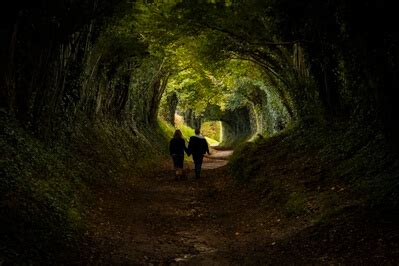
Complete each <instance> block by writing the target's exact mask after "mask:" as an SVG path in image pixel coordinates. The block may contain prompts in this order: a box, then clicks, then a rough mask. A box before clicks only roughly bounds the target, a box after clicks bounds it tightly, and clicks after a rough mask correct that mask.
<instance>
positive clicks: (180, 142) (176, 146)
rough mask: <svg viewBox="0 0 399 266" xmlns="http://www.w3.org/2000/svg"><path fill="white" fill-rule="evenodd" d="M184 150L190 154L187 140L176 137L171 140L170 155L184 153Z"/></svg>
mask: <svg viewBox="0 0 399 266" xmlns="http://www.w3.org/2000/svg"><path fill="white" fill-rule="evenodd" d="M184 152H186V153H187V154H188V150H187V148H186V142H185V141H184V139H176V138H173V139H171V140H170V142H169V153H170V155H173V154H176V155H184Z"/></svg>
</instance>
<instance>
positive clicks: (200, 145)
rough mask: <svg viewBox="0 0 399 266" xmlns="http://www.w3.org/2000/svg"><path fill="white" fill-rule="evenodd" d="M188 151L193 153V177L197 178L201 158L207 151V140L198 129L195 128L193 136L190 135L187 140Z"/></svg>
mask: <svg viewBox="0 0 399 266" xmlns="http://www.w3.org/2000/svg"><path fill="white" fill-rule="evenodd" d="M188 153H189V154H192V155H193V160H194V165H195V177H196V178H197V179H198V178H200V177H201V167H202V160H203V158H204V154H205V153H208V154H210V153H209V148H208V142H207V141H206V139H205V138H204V137H203V136H202V135H201V134H200V130H199V129H198V128H197V129H196V130H195V136H192V137H190V141H189V142H188Z"/></svg>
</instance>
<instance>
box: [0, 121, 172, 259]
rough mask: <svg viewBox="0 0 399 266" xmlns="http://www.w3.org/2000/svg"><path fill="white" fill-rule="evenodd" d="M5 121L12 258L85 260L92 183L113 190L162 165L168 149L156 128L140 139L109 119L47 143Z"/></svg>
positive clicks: (1, 206) (8, 254)
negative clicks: (62, 139)
mask: <svg viewBox="0 0 399 266" xmlns="http://www.w3.org/2000/svg"><path fill="white" fill-rule="evenodd" d="M0 120H1V128H0V136H1V138H0V144H1V145H0V147H1V148H0V149H1V152H0V154H1V157H0V159H1V160H0V163H1V164H0V169H1V170H0V171H1V175H0V195H1V197H0V214H1V215H0V225H1V226H0V228H1V229H0V231H1V235H2V236H3V237H2V239H1V241H0V244H1V246H2V248H1V249H0V257H1V258H4V260H5V262H15V263H17V264H19V263H25V262H29V261H32V263H33V262H34V264H36V263H40V264H58V263H57V262H65V261H68V262H70V263H72V264H73V263H75V262H76V263H80V262H82V257H84V256H86V255H87V254H85V252H88V251H87V250H86V246H84V244H85V241H86V239H85V236H84V232H85V231H86V218H85V214H86V213H87V212H88V211H89V210H88V208H90V206H91V200H92V198H91V193H92V192H91V188H92V187H93V186H101V185H104V186H107V187H112V186H113V185H116V184H118V183H120V182H122V181H123V180H125V179H126V178H127V177H129V176H132V175H139V174H142V172H148V169H155V168H156V165H157V163H158V162H159V160H161V159H163V158H164V154H165V153H166V150H167V140H166V139H163V138H162V134H161V133H160V132H158V130H157V128H153V129H149V130H148V132H146V137H143V136H133V135H132V130H131V129H130V128H123V127H121V126H120V125H118V126H115V124H114V123H105V121H103V123H102V124H100V123H99V124H97V126H96V127H94V128H95V129H93V128H87V127H85V126H83V125H80V127H79V128H78V129H76V132H75V136H74V137H73V138H72V139H71V140H70V141H69V142H68V143H65V142H61V141H59V142H54V143H46V142H44V141H39V140H38V139H36V138H34V137H33V136H32V135H31V133H30V132H28V131H26V130H25V129H23V128H22V127H21V125H20V124H19V122H17V121H16V120H15V118H12V117H9V116H7V115H4V114H1V117H0ZM142 132H144V131H142Z"/></svg>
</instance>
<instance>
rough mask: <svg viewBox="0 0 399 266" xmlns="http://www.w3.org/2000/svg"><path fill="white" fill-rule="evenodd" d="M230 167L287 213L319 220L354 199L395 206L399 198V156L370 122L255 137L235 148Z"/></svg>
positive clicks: (356, 202) (373, 205)
mask: <svg viewBox="0 0 399 266" xmlns="http://www.w3.org/2000/svg"><path fill="white" fill-rule="evenodd" d="M230 169H231V173H232V174H233V176H234V177H235V179H236V180H237V182H238V183H241V184H247V185H248V186H249V187H251V188H252V189H254V190H256V191H258V192H259V193H260V195H262V197H263V199H264V202H263V203H264V204H267V205H271V206H273V207H275V208H279V209H281V210H284V211H285V213H286V214H287V215H288V216H290V215H306V216H310V217H311V218H310V219H313V220H315V221H317V220H320V219H325V216H329V215H330V214H331V213H334V212H339V210H340V209H342V208H347V207H348V206H351V205H357V206H360V205H361V206H364V207H367V208H371V209H373V208H374V209H375V210H381V209H386V210H394V209H396V208H397V206H398V203H399V198H398V196H399V181H398V180H399V178H398V177H399V161H398V160H397V156H396V155H395V153H394V152H392V151H391V150H390V147H389V144H388V143H387V142H386V140H385V138H384V137H383V135H382V134H381V133H380V132H378V131H375V130H372V127H371V126H370V127H368V128H367V127H366V126H364V125H356V124H347V123H338V122H337V123H335V124H330V125H320V124H317V125H313V126H307V127H306V128H305V127H303V128H296V129H292V130H290V132H285V133H283V134H281V135H279V136H275V137H272V138H268V139H257V140H255V141H254V142H251V143H244V144H242V145H240V146H239V147H237V148H236V150H235V152H234V154H233V156H232V158H231V160H230ZM323 217H324V218H323Z"/></svg>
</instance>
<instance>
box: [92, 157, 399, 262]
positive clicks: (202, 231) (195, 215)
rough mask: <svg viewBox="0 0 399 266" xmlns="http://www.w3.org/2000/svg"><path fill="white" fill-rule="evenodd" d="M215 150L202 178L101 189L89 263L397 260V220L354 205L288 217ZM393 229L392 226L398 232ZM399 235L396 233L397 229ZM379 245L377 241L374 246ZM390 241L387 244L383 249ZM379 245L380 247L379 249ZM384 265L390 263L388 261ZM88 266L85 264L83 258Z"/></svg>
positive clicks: (166, 176)
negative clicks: (328, 216)
mask: <svg viewBox="0 0 399 266" xmlns="http://www.w3.org/2000/svg"><path fill="white" fill-rule="evenodd" d="M230 155H231V152H229V151H226V152H218V151H216V152H214V153H213V154H212V156H209V157H208V158H206V159H205V161H204V170H203V174H202V178H201V179H200V180H195V179H194V178H193V171H192V170H191V173H190V175H189V177H188V179H187V180H182V181H175V180H174V176H173V171H172V170H164V171H159V172H157V173H156V174H154V175H151V176H150V177H141V178H137V177H136V178H131V179H127V180H126V183H125V184H123V185H120V186H116V187H112V188H102V189H98V190H97V191H96V194H95V199H96V200H95V202H96V204H95V206H94V207H93V208H94V210H93V211H92V212H91V213H90V214H89V221H90V227H89V232H88V236H89V238H90V239H91V241H92V243H91V244H90V249H91V251H89V254H91V258H90V259H89V263H88V264H91V265H303V264H307V265H310V264H311V265H342V264H343V265H353V264H355V265H359V264H360V265H366V264H367V265H369V264H373V265H378V264H380V262H384V261H385V262H389V263H391V262H397V261H399V258H398V260H397V257H396V255H397V254H396V253H394V251H395V250H398V247H397V242H398V241H397V240H396V238H395V237H392V236H391V235H392V232H396V231H397V229H395V228H396V227H395V226H394V224H392V225H390V226H387V225H384V227H381V226H380V225H379V224H376V223H375V222H374V221H372V220H370V221H368V220H365V219H363V218H362V217H368V216H367V214H366V215H363V214H362V213H359V212H358V211H351V212H348V214H350V215H349V216H348V215H347V214H345V213H344V215H341V216H337V217H336V218H334V220H333V221H332V224H330V225H322V224H321V225H316V226H313V225H312V221H311V220H310V218H308V216H306V215H305V216H301V217H299V216H297V217H295V216H290V217H288V216H286V215H284V213H283V212H282V210H276V209H274V208H273V207H272V206H273V204H268V202H265V201H264V199H263V198H262V195H257V194H256V193H253V191H252V192H251V191H249V190H247V189H246V188H245V187H242V186H237V185H236V184H235V183H234V181H233V180H232V178H231V177H230V176H229V174H228V171H227V169H226V167H225V164H226V163H227V160H226V159H227V158H228V156H230ZM395 230H396V231H395ZM394 235H399V234H396V233H395V234H394ZM376 243H377V244H378V245H376ZM387 247H390V248H387ZM377 248H378V249H377ZM389 263H388V265H391V264H389ZM85 264H87V263H85Z"/></svg>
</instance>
